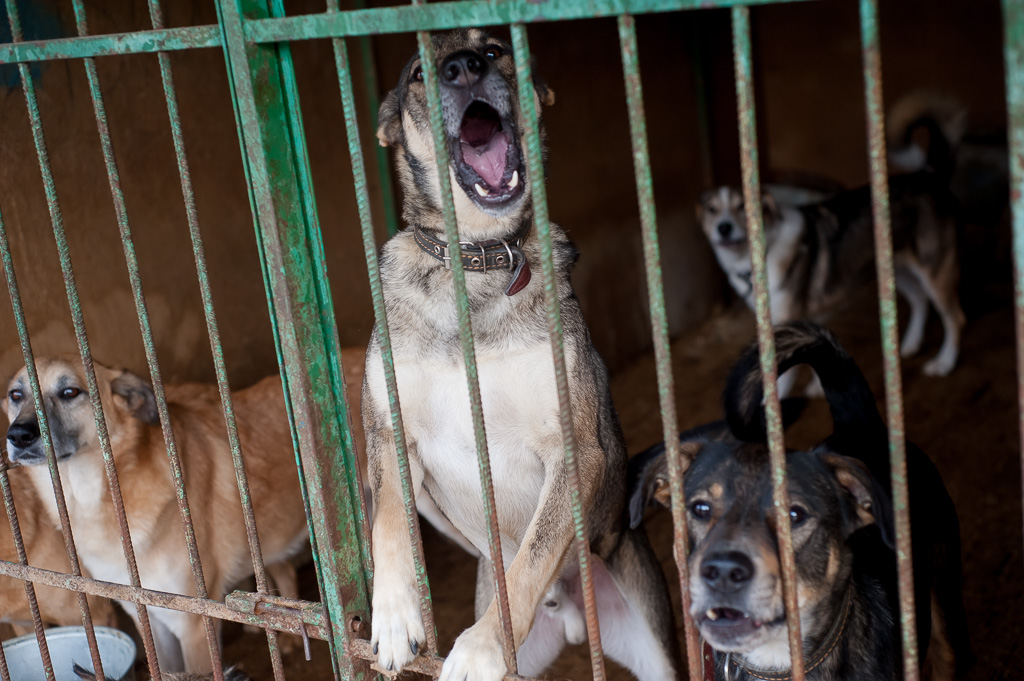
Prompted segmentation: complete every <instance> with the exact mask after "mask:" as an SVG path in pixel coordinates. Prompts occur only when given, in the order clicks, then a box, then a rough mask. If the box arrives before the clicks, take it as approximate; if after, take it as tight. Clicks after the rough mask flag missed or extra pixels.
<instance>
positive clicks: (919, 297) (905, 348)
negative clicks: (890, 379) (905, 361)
mask: <svg viewBox="0 0 1024 681" xmlns="http://www.w3.org/2000/svg"><path fill="white" fill-rule="evenodd" d="M896 290H897V291H898V292H900V293H902V294H903V297H904V298H906V299H907V303H908V304H909V305H910V320H909V321H908V322H907V328H906V330H905V331H904V332H903V342H902V343H901V344H900V356H901V357H912V356H913V355H916V354H917V352H918V351H919V350H920V349H921V343H922V341H924V327H925V322H927V321H928V295H927V294H926V293H925V292H924V289H923V288H922V287H921V284H920V282H919V281H918V279H917V275H915V274H913V273H912V272H909V271H905V270H903V269H897V270H896Z"/></svg>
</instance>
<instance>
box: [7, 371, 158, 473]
mask: <svg viewBox="0 0 1024 681" xmlns="http://www.w3.org/2000/svg"><path fill="white" fill-rule="evenodd" d="M95 366H96V380H97V383H98V384H99V390H100V400H101V402H102V404H103V405H104V407H105V408H104V416H105V418H106V421H107V428H108V430H109V431H110V433H111V436H112V437H113V436H115V435H116V433H117V430H118V427H119V426H120V425H121V424H122V423H123V422H124V420H125V419H128V418H136V419H139V420H141V421H143V422H144V423H147V424H150V425H155V424H157V423H159V416H158V414H157V409H156V398H155V397H154V395H153V389H152V387H150V385H149V384H148V383H147V382H146V381H144V380H143V379H141V378H139V377H138V376H136V375H135V374H132V373H130V372H128V371H124V370H121V369H110V368H107V367H105V366H102V365H100V364H96V365H95ZM36 367H37V370H38V372H39V387H40V389H41V390H42V393H43V395H42V398H43V399H42V402H43V406H44V408H45V410H46V420H47V422H48V423H49V427H50V437H51V438H52V440H53V449H54V454H55V455H56V457H57V460H58V461H63V460H64V459H68V458H70V457H72V456H74V455H75V454H77V453H78V452H79V451H82V450H85V449H90V448H93V447H96V446H97V445H98V444H99V439H98V436H97V434H96V422H95V420H94V419H93V410H92V404H91V402H90V400H89V394H88V390H87V388H86V381H85V373H84V372H83V370H82V364H81V362H79V361H77V360H71V359H61V358H39V359H37V360H36ZM110 405H113V407H114V408H113V409H111V408H110ZM3 407H4V410H5V411H6V412H7V420H8V423H10V424H11V425H10V427H9V428H8V429H7V456H8V458H9V459H10V461H11V463H12V464H17V465H32V464H38V463H43V462H45V461H46V450H45V449H44V446H43V441H42V438H41V437H40V432H39V421H38V420H37V418H36V411H35V400H33V398H32V388H31V386H30V384H29V379H28V373H27V372H26V370H25V369H24V368H22V369H21V371H19V372H18V373H17V374H16V375H15V376H14V378H12V379H11V382H10V384H9V385H8V386H7V395H6V396H5V397H4V399H3Z"/></svg>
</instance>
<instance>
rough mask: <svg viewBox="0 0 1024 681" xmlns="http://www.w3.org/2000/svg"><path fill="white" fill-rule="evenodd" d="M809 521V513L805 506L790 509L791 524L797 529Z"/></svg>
mask: <svg viewBox="0 0 1024 681" xmlns="http://www.w3.org/2000/svg"><path fill="white" fill-rule="evenodd" d="M805 520H807V511H806V510H805V509H804V507H803V506H791V507H790V509H789V522H790V523H791V524H792V525H793V527H796V526H797V525H802V524H803V522H804V521H805Z"/></svg>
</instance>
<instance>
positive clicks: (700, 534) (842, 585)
mask: <svg viewBox="0 0 1024 681" xmlns="http://www.w3.org/2000/svg"><path fill="white" fill-rule="evenodd" d="M682 464H683V466H684V467H685V469H686V474H685V478H684V484H685V488H684V489H685V496H686V504H687V508H686V525H687V530H688V534H689V537H690V546H691V551H690V556H689V559H688V564H689V568H690V599H691V608H690V614H691V615H692V616H693V619H694V621H695V622H696V623H697V626H698V627H699V629H700V632H701V635H702V636H703V637H704V638H705V640H707V641H708V643H710V644H711V646H712V647H713V648H715V649H716V650H720V651H723V652H732V653H738V654H741V655H743V656H744V657H745V658H746V659H747V660H748V661H750V662H752V663H753V664H755V665H757V666H766V667H772V668H786V667H787V666H788V664H789V648H788V639H787V632H786V618H785V606H784V603H783V595H782V572H781V567H780V564H779V558H778V551H779V548H778V538H777V535H776V524H775V515H774V506H773V503H772V477H771V468H770V465H769V458H768V452H767V449H766V448H765V447H764V446H763V445H754V444H745V443H739V442H737V441H712V442H707V443H702V442H689V443H684V444H683V445H682ZM786 468H787V470H786V473H787V479H788V481H789V497H790V513H789V517H790V523H791V528H792V533H793V548H794V552H795V557H796V567H797V575H796V577H797V596H798V602H799V606H800V615H801V626H802V632H803V635H804V636H805V637H808V636H810V637H814V636H816V635H819V634H821V633H822V632H824V631H825V630H827V629H828V628H829V627H830V626H831V624H832V623H833V621H834V619H835V616H836V611H837V609H838V608H839V606H840V603H841V602H842V599H843V596H844V594H845V592H846V588H847V586H848V584H849V582H850V575H851V568H852V562H853V549H852V548H851V546H850V544H849V543H848V541H847V540H848V539H849V538H850V536H851V535H852V534H853V533H854V532H855V531H857V530H858V529H860V528H862V527H866V526H868V525H873V524H877V525H878V527H879V529H880V530H881V534H882V538H883V540H885V541H887V542H891V510H890V507H889V502H888V498H887V497H886V495H885V492H884V491H882V489H881V487H880V486H879V485H878V483H877V482H876V481H875V480H874V479H873V478H872V477H871V475H870V474H869V473H868V472H867V470H866V468H865V467H864V466H863V465H862V464H861V463H860V462H859V461H856V460H855V459H851V458H848V457H843V456H839V455H837V454H832V453H829V452H826V451H812V452H790V453H789V454H788V455H787V466H786ZM667 480H668V470H667V462H666V461H665V457H664V456H662V457H661V459H660V461H656V462H653V463H652V464H651V465H650V466H648V470H646V472H645V474H644V478H643V480H642V481H641V482H640V484H641V485H642V486H644V487H651V488H652V489H653V490H654V491H656V490H657V489H659V488H662V487H665V486H666V485H667ZM650 496H653V497H654V498H655V499H657V498H658V496H657V495H656V494H653V493H652V494H651V495H650Z"/></svg>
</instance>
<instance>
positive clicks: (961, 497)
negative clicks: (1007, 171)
mask: <svg viewBox="0 0 1024 681" xmlns="http://www.w3.org/2000/svg"><path fill="white" fill-rule="evenodd" d="M1002 279H1003V281H1002V283H998V282H997V283H994V284H992V285H991V286H989V285H984V286H982V287H981V289H982V290H978V291H972V292H971V293H972V294H976V295H972V296H971V298H972V299H973V300H976V301H983V302H981V303H976V304H969V305H967V306H966V307H967V313H968V317H969V321H968V325H967V327H966V330H965V333H964V338H963V351H962V354H961V362H960V366H959V367H958V368H957V369H956V371H955V372H954V373H953V374H952V375H951V376H949V377H946V378H929V377H926V376H924V375H922V374H921V367H922V365H923V363H924V361H925V360H926V359H927V358H928V356H929V353H930V352H935V351H936V350H937V348H938V345H939V343H940V341H941V337H940V335H941V330H940V328H939V325H938V323H937V321H936V320H934V319H933V320H932V323H931V325H930V327H929V335H928V336H927V339H926V344H925V350H924V352H923V353H922V355H921V356H920V357H916V358H913V359H911V360H908V361H907V362H905V364H904V371H903V382H904V384H903V388H904V398H905V405H906V406H905V408H906V428H907V433H908V436H909V437H910V438H911V439H912V440H914V441H915V442H916V443H917V444H918V445H920V446H921V447H922V448H923V449H924V450H925V451H926V452H928V453H929V454H930V455H931V457H932V458H933V459H934V460H935V462H936V464H937V465H938V467H939V469H940V471H941V472H942V474H943V476H944V478H945V481H946V484H947V486H948V487H949V490H950V492H951V494H952V496H953V499H954V501H955V502H956V504H957V507H958V509H959V513H960V522H961V530H962V534H963V549H964V553H963V556H964V574H965V580H964V590H965V601H966V604H967V614H968V617H969V619H970V621H969V626H970V629H971V637H972V641H973V647H974V652H975V654H976V655H977V661H976V663H975V665H974V667H973V669H972V671H971V673H970V675H969V678H970V679H972V680H973V679H977V680H982V679H985V680H988V679H1013V678H1020V675H1019V673H1018V672H1015V671H1014V669H1015V667H1016V665H1015V661H1016V659H1017V657H1018V656H1019V655H1020V654H1021V652H1022V645H1021V641H1022V633H1024V617H1022V615H1021V608H1020V604H1021V591H1022V588H1021V585H1022V584H1024V556H1022V553H1024V550H1022V536H1024V535H1022V527H1021V515H1022V514H1021V468H1020V458H1019V454H1018V452H1019V451H1020V449H1019V435H1018V432H1019V431H1018V422H1017V410H1016V405H1017V399H1016V398H1017V391H1016V373H1015V371H1016V370H1015V366H1016V364H1015V358H1014V344H1013V314H1012V307H1011V298H1010V294H1009V287H1008V285H1007V284H1006V281H1005V278H1002ZM871 294H872V291H871V290H870V287H869V288H868V290H866V291H865V292H864V294H863V295H862V296H860V297H859V298H858V299H857V300H856V301H854V302H853V303H852V304H851V305H850V306H849V307H848V308H847V309H845V310H843V311H842V312H841V313H840V314H838V315H837V316H836V317H835V318H834V319H833V321H832V324H831V327H832V328H833V329H834V330H835V331H836V333H837V335H838V337H839V338H840V340H841V341H842V343H843V344H844V345H845V346H846V348H847V349H848V350H849V351H850V353H851V354H852V355H853V356H854V358H855V359H856V360H857V361H858V363H859V364H860V366H861V367H862V369H863V370H864V372H865V373H866V375H867V377H868V379H869V382H870V383H871V385H872V387H873V389H874V390H875V393H876V395H881V394H882V371H881V354H880V350H879V345H878V321H877V312H876V310H877V302H876V301H875V299H874V298H873V297H872V295H871ZM901 309H902V308H901ZM753 335H754V325H753V319H752V315H750V314H749V312H747V310H746V309H741V308H738V307H733V308H732V309H730V310H728V311H726V312H725V313H723V314H721V315H719V316H717V317H715V318H714V319H712V320H711V321H709V322H708V323H706V324H704V325H703V326H701V327H700V328H698V329H697V330H696V331H694V332H692V333H689V334H687V335H685V336H683V337H680V338H678V339H677V340H676V341H675V342H674V343H673V348H672V349H673V355H672V357H673V364H674V368H675V378H676V394H677V399H678V409H679V422H680V428H681V429H682V428H687V427H691V426H694V425H698V424H701V423H704V422H707V421H710V420H714V419H716V418H719V417H720V406H719V395H720V391H721V389H722V386H723V382H724V379H725V376H726V374H727V372H728V370H729V368H730V366H731V364H732V362H733V361H734V359H735V358H736V356H737V355H738V353H739V352H740V350H741V349H742V348H743V346H744V345H745V344H746V343H747V342H749V341H750V340H751V339H752V338H753ZM612 391H613V396H614V398H615V402H616V404H617V406H618V410H619V414H620V416H621V419H622V426H623V428H624V430H625V433H626V439H627V442H628V445H629V448H630V451H631V452H638V451H641V450H642V449H644V448H645V447H647V446H648V445H650V444H652V443H654V442H657V441H658V440H660V439H661V420H660V414H659V409H658V401H657V390H656V384H655V373H654V362H653V358H652V357H650V356H646V357H643V358H640V359H638V360H637V361H636V362H634V363H633V364H632V365H630V366H628V367H627V368H626V369H624V370H622V371H620V372H618V373H617V374H616V375H615V376H613V381H612ZM829 427H830V421H829V416H828V412H827V409H826V407H825V405H824V403H823V402H821V401H816V402H815V403H812V405H811V406H810V407H809V408H808V410H807V411H806V412H805V413H804V415H803V416H802V418H801V420H800V422H799V423H797V424H796V425H795V426H794V427H793V428H791V431H790V432H789V433H787V440H788V442H789V444H790V445H792V446H801V445H803V446H806V445H808V444H810V443H811V442H813V441H814V440H816V439H818V438H820V437H822V436H823V435H825V434H827V433H828V430H829ZM424 527H425V529H424V544H425V547H426V552H427V568H428V571H429V574H430V580H431V587H432V589H433V595H434V608H435V612H436V614H437V627H438V633H439V637H440V645H441V650H442V651H448V650H449V649H450V647H451V645H452V642H453V641H454V640H455V637H456V636H457V635H458V634H459V633H460V632H461V631H462V630H463V629H464V628H466V627H467V626H469V625H471V624H472V622H473V615H472V613H473V583H474V579H475V562H474V561H473V560H472V559H471V558H470V557H469V556H467V555H466V554H464V553H462V552H461V551H459V549H457V548H456V547H454V546H452V545H451V544H449V543H448V542H447V541H446V540H445V539H444V538H442V537H440V536H439V535H438V534H437V533H435V532H434V531H433V530H432V529H431V528H429V527H427V526H426V525H425V526H424ZM647 529H648V532H649V533H650V536H651V540H652V542H653V544H654V546H655V547H656V549H657V551H658V554H659V556H660V558H661V561H662V566H663V568H664V571H665V574H666V576H667V577H668V580H669V583H670V585H671V587H672V598H673V602H674V604H675V608H676V612H678V611H679V610H678V609H679V582H678V577H677V573H676V568H675V565H674V564H673V562H672V558H671V547H670V542H671V535H672V531H671V523H670V520H669V516H668V514H667V513H665V512H657V511H655V512H652V513H651V514H650V515H649V516H648V520H647ZM306 572H307V579H306V582H307V586H306V593H304V594H303V596H304V597H306V598H311V599H315V598H317V594H316V590H315V584H314V583H313V580H312V575H311V570H310V569H307V570H306ZM680 638H681V637H680ZM261 639H262V637H259V636H257V635H254V634H243V633H242V632H241V629H240V628H238V627H233V626H232V627H229V628H228V630H227V631H226V632H225V642H226V644H227V647H226V651H225V658H226V659H227V660H229V661H241V662H242V663H243V666H244V667H245V668H246V669H247V670H248V671H250V673H252V674H254V676H256V678H259V679H262V678H268V679H269V678H271V675H270V673H269V662H268V661H267V660H266V659H265V658H266V653H265V652H260V650H261V649H262V648H264V646H263V644H262V642H261ZM286 662H287V668H288V672H289V678H302V679H319V678H330V672H329V659H328V655H327V651H326V647H325V646H324V645H323V644H315V645H314V648H313V661H312V663H306V662H305V661H304V660H303V659H302V655H301V652H297V653H294V654H291V655H289V656H288V657H287V658H286ZM607 666H608V677H609V678H610V679H628V678H631V677H630V675H629V674H628V673H626V672H625V671H624V670H623V669H621V668H618V667H617V666H616V665H615V664H614V663H612V662H610V661H609V662H608V663H607ZM547 678H551V679H563V678H570V679H585V678H590V666H589V658H588V653H587V649H586V647H584V646H576V647H574V648H570V649H567V650H566V651H565V653H564V654H563V655H562V658H561V659H560V660H559V661H558V663H557V664H556V665H555V666H554V667H553V668H552V669H551V670H550V671H549V673H548V674H547Z"/></svg>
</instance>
